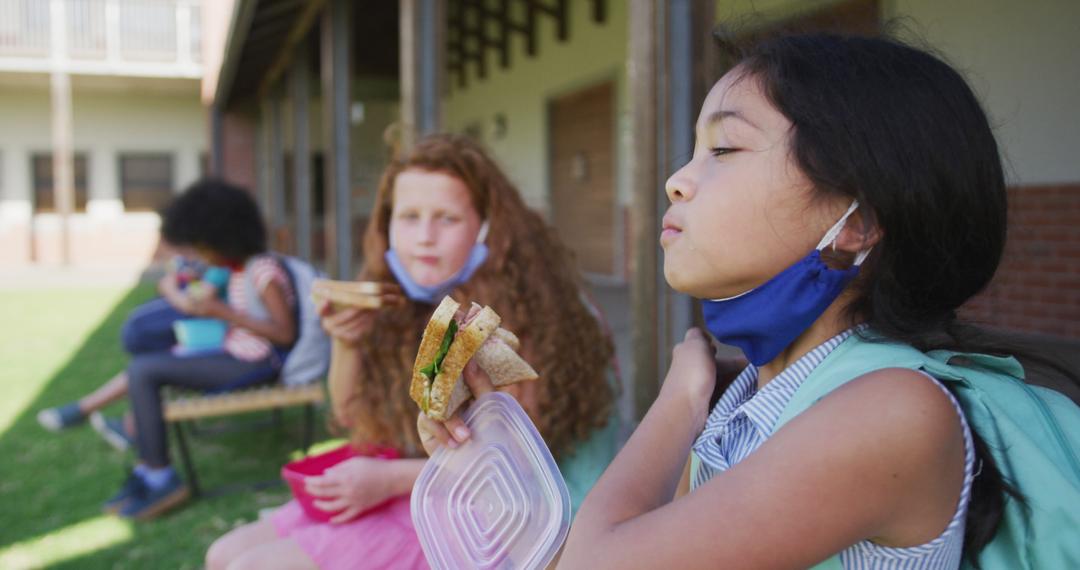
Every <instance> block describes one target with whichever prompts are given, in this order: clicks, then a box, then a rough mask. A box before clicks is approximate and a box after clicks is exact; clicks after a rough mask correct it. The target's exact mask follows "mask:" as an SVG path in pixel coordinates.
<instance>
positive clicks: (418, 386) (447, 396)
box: [409, 296, 538, 421]
mask: <svg viewBox="0 0 1080 570" xmlns="http://www.w3.org/2000/svg"><path fill="white" fill-rule="evenodd" d="M501 321H502V319H501V318H500V317H499V315H498V314H497V313H496V312H495V311H494V310H493V309H492V308H491V307H481V306H480V305H477V304H476V303H473V304H472V306H471V307H470V308H469V309H468V310H467V311H463V310H461V305H460V304H459V303H458V302H456V301H454V300H453V299H451V298H450V297H449V296H447V297H444V298H443V300H442V303H439V306H438V307H437V308H436V309H435V313H434V314H432V316H431V319H430V320H429V321H428V324H427V327H425V328H424V336H423V338H422V339H421V340H420V349H419V350H418V351H417V353H416V361H415V362H414V363H413V372H412V384H411V385H410V386H409V396H411V397H412V399H413V401H415V402H416V403H417V405H419V406H420V409H421V410H423V412H424V413H425V414H427V415H428V417H430V418H432V419H434V420H439V421H446V420H447V419H449V418H450V417H451V416H452V415H453V414H454V412H455V411H456V410H457V409H458V407H460V406H461V404H463V403H465V401H467V400H468V399H469V398H471V397H472V393H471V392H470V391H469V388H468V386H466V385H465V380H464V378H462V376H461V373H462V371H463V370H464V369H465V365H466V364H468V363H469V361H470V360H472V359H474V358H475V359H476V363H477V365H479V366H480V368H481V369H482V370H483V371H484V372H486V373H487V375H488V376H489V377H491V381H492V383H493V384H494V385H495V386H505V385H508V384H514V383H516V382H523V381H526V380H536V379H537V378H538V376H537V374H536V371H535V370H533V368H532V366H529V363H527V362H525V361H524V360H523V359H522V358H521V357H520V356H518V354H517V350H518V348H520V344H521V343H520V341H519V340H518V338H517V336H515V335H514V333H512V332H510V331H508V330H506V329H503V328H500V327H499V323H500V322H501Z"/></svg>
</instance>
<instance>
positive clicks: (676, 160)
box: [657, 0, 696, 373]
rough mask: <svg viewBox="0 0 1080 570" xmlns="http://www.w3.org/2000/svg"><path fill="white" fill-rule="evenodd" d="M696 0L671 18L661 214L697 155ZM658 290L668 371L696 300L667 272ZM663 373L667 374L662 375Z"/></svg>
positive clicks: (680, 2) (677, 4)
mask: <svg viewBox="0 0 1080 570" xmlns="http://www.w3.org/2000/svg"><path fill="white" fill-rule="evenodd" d="M695 1H696V0H670V2H669V4H668V14H667V16H668V18H667V24H668V25H667V35H666V36H667V37H666V38H665V39H666V47H667V56H668V57H667V67H668V69H667V81H666V82H665V83H666V85H667V88H668V92H667V96H666V101H665V102H664V103H665V104H662V105H661V106H660V107H659V109H661V110H662V109H665V108H666V109H667V111H668V112H667V114H666V116H665V115H664V114H663V113H658V116H659V117H661V118H662V120H665V122H666V123H667V124H666V125H664V126H666V129H664V128H662V129H661V131H664V130H666V131H667V136H666V137H662V138H661V141H663V143H664V144H665V145H666V146H667V149H666V150H667V153H666V156H665V157H664V158H665V160H664V163H663V165H664V167H663V168H662V169H661V171H660V173H659V174H660V175H661V176H660V178H659V179H658V180H657V182H658V184H657V187H658V189H659V192H657V198H658V203H657V211H658V212H663V211H665V210H666V209H667V205H668V200H667V196H666V194H665V193H664V191H663V189H664V184H665V183H666V182H667V178H668V177H669V176H671V175H672V174H674V173H675V171H676V170H678V169H679V168H681V167H682V165H683V164H685V163H686V162H687V161H689V160H690V156H691V155H692V154H693V152H694V114H695V109H694V108H693V105H694V102H693V100H694V96H693V95H694V94H693V87H694V57H693V56H694V50H693V43H694V41H695V40H696V36H695V35H694V21H693V7H692V4H693V3H694V2H695ZM657 273H658V275H657V278H658V280H659V283H658V288H659V290H660V291H661V292H662V295H663V297H664V300H665V301H666V302H665V303H664V306H665V312H666V313H667V315H666V316H667V319H666V320H667V330H666V331H665V332H666V335H664V336H665V337H666V338H662V339H660V341H661V346H660V347H659V348H660V355H661V365H662V367H663V368H664V369H665V370H666V368H667V365H668V362H667V355H668V354H669V353H670V349H671V347H672V345H674V344H675V343H676V342H678V341H679V340H681V339H682V337H683V335H684V334H685V333H686V329H688V328H690V326H691V325H692V324H693V300H692V299H691V298H690V297H688V296H687V295H682V294H679V293H676V292H675V291H673V290H672V289H671V288H670V287H669V286H668V285H667V282H666V280H665V279H664V276H663V272H662V271H660V272H657ZM661 373H663V372H661Z"/></svg>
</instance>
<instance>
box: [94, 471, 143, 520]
mask: <svg viewBox="0 0 1080 570" xmlns="http://www.w3.org/2000/svg"><path fill="white" fill-rule="evenodd" d="M145 494H146V483H144V482H143V480H142V477H139V474H138V473H135V472H134V471H132V472H131V473H130V474H128V476H127V479H125V480H124V485H123V486H122V487H120V490H119V491H117V493H116V494H115V495H113V496H112V498H110V499H109V500H108V501H105V506H103V507H102V510H104V511H105V512H107V513H110V514H114V515H115V514H119V513H120V509H121V508H123V507H124V505H125V504H127V502H128V500H129V499H131V498H132V497H134V496H136V495H145Z"/></svg>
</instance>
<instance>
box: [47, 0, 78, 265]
mask: <svg viewBox="0 0 1080 570" xmlns="http://www.w3.org/2000/svg"><path fill="white" fill-rule="evenodd" d="M65 4H66V2H64V0H52V1H51V3H50V5H49V28H50V34H51V37H50V48H51V56H52V58H51V59H52V73H51V75H50V81H49V83H50V95H51V97H50V99H51V101H52V146H53V149H52V151H53V152H52V169H53V200H54V202H55V205H56V211H57V212H58V213H59V214H60V259H61V261H62V263H63V264H64V265H70V264H71V235H70V234H71V229H70V223H71V220H70V218H71V212H72V210H74V207H75V172H74V171H75V168H74V162H75V156H74V151H73V150H72V138H73V134H72V130H73V128H72V110H71V76H70V75H68V70H67V59H68V55H67V14H66V11H65V7H66V6H65Z"/></svg>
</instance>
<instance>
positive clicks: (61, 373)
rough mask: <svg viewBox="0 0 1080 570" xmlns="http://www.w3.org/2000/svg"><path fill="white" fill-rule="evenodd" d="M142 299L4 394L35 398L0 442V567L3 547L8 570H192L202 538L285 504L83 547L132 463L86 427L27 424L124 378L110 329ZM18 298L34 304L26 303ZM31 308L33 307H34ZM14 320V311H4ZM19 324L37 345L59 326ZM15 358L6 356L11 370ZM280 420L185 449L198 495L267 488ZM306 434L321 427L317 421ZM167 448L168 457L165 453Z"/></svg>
mask: <svg viewBox="0 0 1080 570" xmlns="http://www.w3.org/2000/svg"><path fill="white" fill-rule="evenodd" d="M153 294H154V289H153V287H152V286H150V285H140V286H137V287H135V288H133V289H131V290H130V291H128V292H127V293H126V294H124V295H123V296H122V298H121V299H120V301H119V302H117V303H116V304H115V306H113V307H112V309H111V310H110V311H109V312H108V314H107V316H106V317H105V318H103V319H101V320H100V321H99V322H96V323H94V322H89V321H86V320H85V319H84V322H83V323H81V324H80V323H72V324H71V325H70V326H83V327H85V330H86V334H85V337H84V340H83V341H82V342H81V344H78V348H77V349H76V350H74V351H71V357H70V359H69V360H68V361H67V362H66V363H64V364H63V365H62V366H60V367H58V368H57V369H56V371H55V372H54V373H52V374H49V375H46V376H47V378H46V377H40V376H39V377H37V378H35V377H33V375H32V374H23V375H22V376H28V377H21V378H17V381H18V382H19V383H25V385H21V386H19V385H16V386H11V385H9V389H11V390H21V391H22V392H20V393H32V392H34V391H37V392H38V393H37V395H36V397H33V398H30V399H29V403H28V404H26V405H25V406H24V407H23V408H22V410H21V411H19V412H18V416H17V417H16V418H15V419H14V421H12V422H11V424H10V427H9V428H8V429H7V431H6V432H3V433H2V436H0V505H3V508H2V509H0V560H4V551H5V550H7V549H9V548H10V547H12V546H13V545H14V548H15V549H17V550H19V556H18V557H17V560H15V562H16V565H17V566H18V567H23V566H26V567H40V566H42V565H45V564H52V565H54V566H55V567H68V568H147V567H159V568H184V567H189V568H198V567H201V564H202V557H203V554H204V553H205V551H206V548H207V546H209V544H210V542H211V541H212V540H213V539H214V538H216V537H217V536H220V535H221V534H222V533H223V532H225V531H226V530H228V529H229V528H231V527H233V526H235V525H236V524H238V523H239V522H246V521H250V520H252V519H253V518H254V516H255V513H256V512H257V511H258V509H260V508H264V507H267V506H272V505H276V504H280V503H282V502H284V501H285V500H286V499H287V498H288V490H287V489H286V488H285V487H284V486H276V487H272V488H269V489H266V490H262V491H250V492H241V493H236V494H232V495H227V496H223V497H216V498H211V499H200V500H196V501H193V502H191V503H189V504H188V505H186V506H184V507H183V508H181V509H180V510H178V511H176V512H174V513H170V514H168V515H166V516H164V517H162V518H160V519H158V520H154V521H151V522H148V523H128V522H126V521H125V522H123V523H122V525H123V526H125V527H127V528H126V529H124V533H123V536H122V541H118V540H116V537H115V536H114V537H113V538H112V539H111V540H110V539H102V538H101V537H99V536H94V534H95V533H94V532H93V531H83V530H82V528H83V527H86V526H89V527H94V526H95V525H93V524H90V525H87V524H82V523H86V522H88V521H92V520H93V519H98V518H99V517H101V505H102V503H103V502H104V501H105V500H106V499H107V498H109V497H110V496H111V495H112V494H113V493H114V492H115V491H116V490H117V489H118V488H119V486H120V483H121V482H122V480H123V478H124V477H125V476H126V473H127V470H128V469H129V468H130V466H131V465H132V464H133V463H134V461H135V458H134V456H133V455H131V454H130V453H128V454H121V453H118V452H116V451H114V450H113V449H112V448H110V447H108V446H107V445H106V444H105V443H104V442H103V441H102V440H101V439H100V438H99V437H98V436H97V434H95V433H93V431H92V430H91V429H90V428H89V426H79V427H75V428H72V429H69V430H67V431H65V432H63V433H60V434H53V433H49V432H47V431H45V430H44V429H42V428H41V426H39V425H38V423H37V421H36V418H35V416H36V414H37V412H38V410H40V409H42V408H45V407H50V406H55V405H59V404H63V403H66V402H69V401H72V400H75V399H77V398H78V397H80V396H82V395H83V394H85V393H87V392H89V391H90V390H93V389H94V388H96V387H98V386H99V385H100V384H101V383H102V382H104V381H105V380H107V379H108V378H110V377H111V376H112V375H114V374H115V373H117V372H119V371H120V370H122V369H123V368H124V366H125V365H126V363H127V356H126V354H125V353H124V352H123V350H122V348H121V346H120V340H119V331H120V326H121V324H122V323H123V321H124V319H125V318H126V316H127V314H128V312H129V311H130V310H131V309H133V308H134V307H135V306H137V305H138V304H140V303H142V302H145V301H146V300H148V299H150V298H151V297H152V296H153ZM30 295H37V294H36V293H32V294H27V296H30ZM57 295H64V296H65V297H64V298H63V299H60V300H59V301H58V302H56V303H52V302H49V303H45V304H44V308H45V309H46V310H47V309H50V308H51V309H53V311H52V312H53V313H57V312H58V313H62V312H63V310H64V306H65V304H66V305H68V306H71V307H77V306H79V305H78V303H79V302H80V300H79V299H78V298H72V297H78V296H79V295H80V292H78V291H73V292H68V291H65V292H58V293H57ZM39 297H43V295H38V296H37V297H35V298H39ZM106 297H107V298H109V299H115V298H116V296H115V295H114V296H108V295H102V294H101V293H100V292H99V293H97V294H96V295H90V294H88V296H87V297H86V298H85V299H83V301H82V302H84V303H94V302H101V301H100V299H102V298H106ZM58 299H59V298H58ZM15 310H16V312H18V311H22V310H23V308H20V307H15ZM84 312H86V311H84ZM27 314H28V315H29V318H24V319H22V320H23V321H24V322H21V323H20V327H21V328H22V329H25V330H20V332H19V334H20V335H49V334H50V331H56V330H57V328H56V327H62V326H64V323H65V322H66V320H65V319H64V315H62V314H60V315H56V314H50V315H46V316H44V317H43V318H42V322H38V321H39V319H38V317H37V316H36V315H37V314H38V313H35V312H33V311H29V312H28V313H27ZM5 320H6V319H5ZM72 320H77V319H72ZM2 334H3V333H0V337H2ZM69 336H70V335H69ZM73 338H74V337H73ZM0 341H5V339H2V338H0ZM20 344H21V343H20ZM45 344H46V346H48V345H47V343H45ZM69 346H71V345H70V344H69ZM49 350H50V349H49V348H46V349H45V352H46V354H42V355H37V356H32V355H28V356H27V358H42V359H48V358H49V356H48V351H49ZM64 352H65V353H66V352H67V351H66V350H65V351H64ZM22 356H23V355H20V354H16V355H15V358H16V359H19V358H22ZM11 381H12V379H8V380H6V381H2V382H0V384H4V383H6V382H11ZM30 384H37V386H33V385H30ZM5 391H6V390H5ZM124 409H126V403H123V404H116V405H115V406H113V408H111V409H109V410H107V413H109V414H120V413H122V412H123V411H124ZM260 417H265V414H262V415H261V416H260ZM243 419H250V418H243ZM284 420H285V421H284V423H283V424H281V425H280V426H271V427H267V428H263V429H261V430H258V431H238V432H234V433H228V434H223V435H216V436H208V435H203V436H198V437H194V438H192V440H191V442H190V443H191V446H192V454H193V459H194V461H195V464H196V466H197V469H198V473H199V476H200V479H201V483H202V484H203V486H204V488H210V487H215V486H218V485H222V484H227V483H233V482H237V481H241V482H244V481H253V480H266V479H271V478H274V477H275V476H276V474H277V473H278V469H279V468H280V466H281V464H282V463H283V461H284V460H285V458H286V457H287V456H288V454H289V452H290V451H292V450H293V449H295V447H296V446H297V442H298V441H299V439H300V410H298V409H294V410H286V412H285V414H284ZM316 425H317V426H319V427H321V426H322V425H323V420H322V418H321V417H319V418H317V420H316ZM322 435H324V434H323V433H321V432H320V433H319V434H318V436H319V437H321V436H322ZM172 447H173V449H172V451H173V456H174V457H176V454H175V449H174V448H175V446H172ZM105 522H107V523H108V524H110V525H112V526H113V527H115V526H116V525H115V524H113V523H111V522H109V521H105ZM128 531H130V532H128ZM95 541H97V542H95ZM9 554H10V552H9ZM8 562H9V563H10V562H12V560H10V559H9V560H8ZM0 565H2V564H0Z"/></svg>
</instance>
